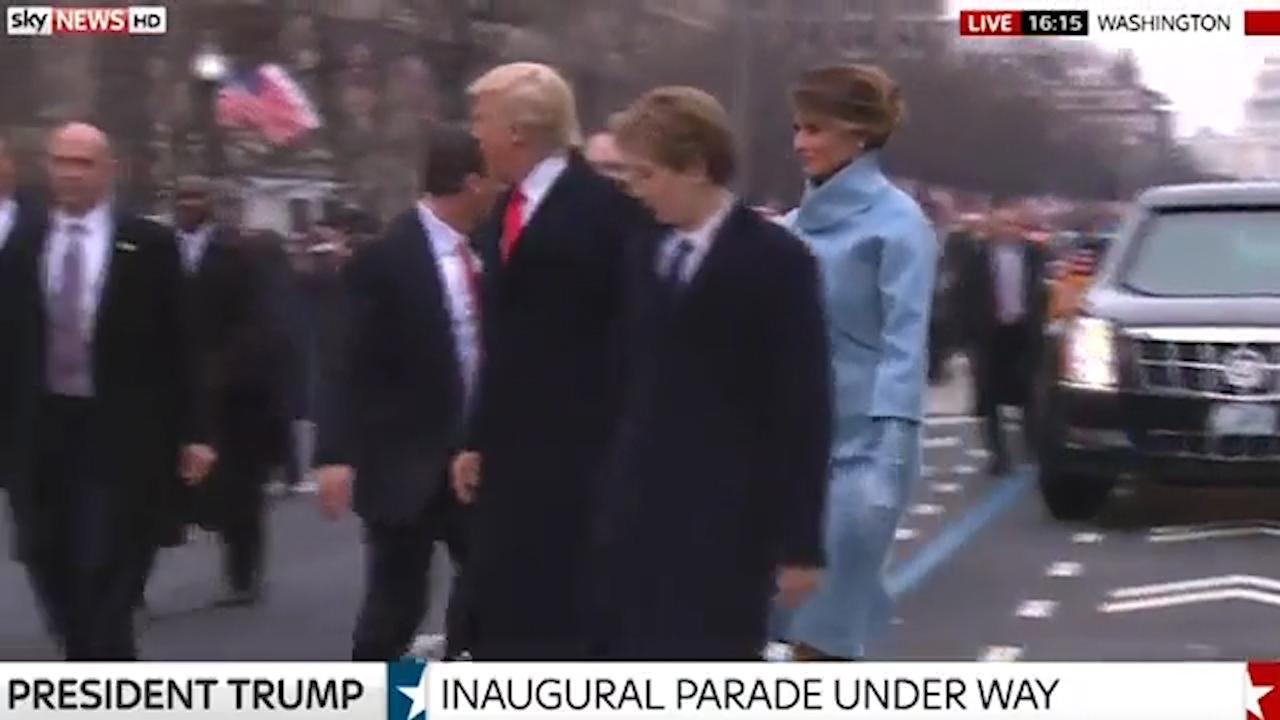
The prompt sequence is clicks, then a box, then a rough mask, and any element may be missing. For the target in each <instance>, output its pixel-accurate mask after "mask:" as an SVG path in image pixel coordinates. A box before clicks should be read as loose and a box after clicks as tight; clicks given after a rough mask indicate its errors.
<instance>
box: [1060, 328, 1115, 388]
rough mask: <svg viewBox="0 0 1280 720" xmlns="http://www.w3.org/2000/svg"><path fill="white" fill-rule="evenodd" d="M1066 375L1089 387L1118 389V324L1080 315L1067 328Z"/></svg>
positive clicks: (1078, 383)
mask: <svg viewBox="0 0 1280 720" xmlns="http://www.w3.org/2000/svg"><path fill="white" fill-rule="evenodd" d="M1065 340H1066V347H1065V353H1064V358H1063V360H1064V362H1063V365H1064V367H1063V377H1064V379H1065V380H1066V382H1067V383H1068V384H1070V385H1073V386H1076V387H1079V388H1084V389H1087V390H1115V389H1116V384H1117V383H1116V380H1117V378H1116V342H1115V328H1114V327H1113V326H1112V324H1111V323H1110V322H1108V321H1106V320H1102V319H1100V318H1092V317H1077V318H1075V319H1074V320H1073V321H1072V322H1071V324H1070V326H1068V328H1067V335H1066V338H1065Z"/></svg>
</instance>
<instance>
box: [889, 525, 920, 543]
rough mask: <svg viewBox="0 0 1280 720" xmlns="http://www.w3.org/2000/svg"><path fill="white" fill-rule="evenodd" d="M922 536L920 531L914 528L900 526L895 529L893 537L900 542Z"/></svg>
mask: <svg viewBox="0 0 1280 720" xmlns="http://www.w3.org/2000/svg"><path fill="white" fill-rule="evenodd" d="M918 537H920V531H919V530H915V529H913V528H898V529H897V530H894V531H893V539H894V540H897V541H899V542H907V541H908V540H915V539H916V538H918Z"/></svg>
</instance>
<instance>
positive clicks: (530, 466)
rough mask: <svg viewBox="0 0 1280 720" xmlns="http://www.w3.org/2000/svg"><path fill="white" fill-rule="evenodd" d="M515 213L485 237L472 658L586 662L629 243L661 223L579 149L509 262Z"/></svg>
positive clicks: (615, 407) (471, 568)
mask: <svg viewBox="0 0 1280 720" xmlns="http://www.w3.org/2000/svg"><path fill="white" fill-rule="evenodd" d="M505 206H506V198H505V197H504V198H501V199H500V201H499V203H498V205H497V208H496V211H495V217H494V219H493V221H492V222H491V223H490V226H489V227H488V228H487V231H486V232H484V233H481V234H479V237H478V241H479V242H478V244H479V248H480V250H481V254H482V257H483V258H484V264H485V269H486V272H485V288H484V297H485V302H484V310H485V312H484V358H485V364H484V369H483V372H482V379H481V383H480V385H481V390H480V397H479V404H478V407H477V408H476V410H475V415H474V418H473V422H472V425H471V427H470V433H469V443H468V444H469V446H470V447H472V448H474V449H476V450H479V451H480V452H481V453H483V456H484V470H483V481H482V486H481V488H480V492H479V497H478V500H477V503H476V505H475V508H474V512H473V515H472V522H473V544H472V546H471V549H470V557H469V559H468V564H467V567H466V569H465V570H464V573H465V575H466V576H467V577H466V578H465V581H466V582H468V583H471V587H470V588H469V589H468V593H470V597H472V598H473V599H474V603H473V604H472V605H471V607H470V608H469V609H470V610H471V611H472V612H473V618H472V622H471V623H470V624H471V627H473V628H474V635H473V637H472V643H471V648H470V649H471V652H472V654H473V656H474V657H475V658H476V659H485V658H499V657H502V658H513V659H515V658H544V659H545V658H556V657H572V656H578V655H580V654H581V652H582V651H583V647H584V646H583V643H584V642H585V640H584V638H585V636H584V634H583V620H584V614H583V613H582V612H580V609H581V603H582V602H583V598H584V595H583V592H584V587H583V578H584V575H583V571H584V564H585V562H586V561H587V555H588V554H587V552H586V550H587V544H586V543H585V542H584V538H586V536H587V533H588V531H589V527H590V518H591V515H592V505H591V498H592V496H593V494H594V483H595V481H596V480H597V479H598V477H599V470H600V467H601V463H602V461H603V459H604V456H605V453H606V451H607V447H608V443H609V441H610V439H611V438H612V436H613V428H614V426H615V424H616V423H617V420H618V414H619V413H618V411H619V400H620V391H621V384H620V375H619V373H620V367H619V361H620V359H621V354H620V353H621V346H620V343H619V340H620V334H619V330H620V327H621V324H620V319H621V309H622V305H621V300H622V289H623V283H622V268H623V249H624V247H625V245H624V243H625V239H626V238H627V237H628V236H629V235H630V234H632V233H634V231H635V230H636V229H637V228H638V227H639V226H641V225H643V224H644V223H646V222H647V219H646V217H647V216H646V215H645V213H644V212H643V211H642V210H641V209H640V207H639V206H638V205H637V204H635V203H634V201H632V200H631V198H629V197H627V196H626V195H625V194H624V193H623V192H622V191H621V190H619V189H618V188H617V186H616V185H614V184H613V183H612V182H610V181H609V180H607V179H606V178H604V177H602V176H600V175H597V174H596V173H595V172H594V171H593V170H591V168H590V167H589V166H588V165H587V164H586V162H585V160H583V159H582V157H581V156H580V155H578V154H577V153H574V154H572V155H571V156H570V159H569V165H568V168H567V169H566V170H565V171H564V173H563V174H562V175H561V176H560V177H559V178H558V179H557V180H556V182H555V184H554V185H553V186H552V187H551V189H550V191H549V192H548V193H547V195H546V197H545V198H544V199H543V201H542V203H541V205H540V206H539V207H538V209H537V211H536V212H535V213H534V215H533V216H532V218H531V219H530V222H529V223H528V224H527V225H526V226H525V227H524V230H523V233H522V235H521V237H520V240H519V244H518V245H517V247H516V249H515V251H514V253H513V254H512V256H511V258H510V259H509V260H508V261H507V262H506V263H505V264H504V263H503V262H502V260H501V259H500V257H499V252H498V250H499V238H500V235H501V218H502V214H503V209H504V208H505ZM535 587H536V588H538V592H536V593H530V592H529V589H530V588H535Z"/></svg>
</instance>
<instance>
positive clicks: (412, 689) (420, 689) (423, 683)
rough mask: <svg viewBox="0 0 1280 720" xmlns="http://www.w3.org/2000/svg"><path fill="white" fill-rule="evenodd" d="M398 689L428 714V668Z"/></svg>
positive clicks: (408, 719)
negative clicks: (413, 683) (414, 683)
mask: <svg viewBox="0 0 1280 720" xmlns="http://www.w3.org/2000/svg"><path fill="white" fill-rule="evenodd" d="M1268 689H1269V688H1268ZM396 690H399V691H400V694H401V695H404V696H405V697H407V698H409V699H410V700H411V701H413V705H412V706H411V707H410V708H409V714H408V715H406V716H405V720H413V719H414V718H416V717H418V716H419V715H421V716H422V717H424V718H425V717H426V716H427V669H426V668H422V675H420V676H418V684H417V685H416V686H415V685H401V686H399V687H397V688H396ZM1258 717H1260V718H1261V717H1262V715H1258ZM1263 720H1266V718H1263Z"/></svg>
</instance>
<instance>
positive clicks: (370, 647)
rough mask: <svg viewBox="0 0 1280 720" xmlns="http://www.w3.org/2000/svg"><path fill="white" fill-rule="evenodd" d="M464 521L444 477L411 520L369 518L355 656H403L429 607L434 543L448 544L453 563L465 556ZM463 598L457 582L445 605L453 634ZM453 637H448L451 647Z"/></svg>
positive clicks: (386, 658)
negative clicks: (395, 520) (396, 520)
mask: <svg viewBox="0 0 1280 720" xmlns="http://www.w3.org/2000/svg"><path fill="white" fill-rule="evenodd" d="M465 522H466V518H465V512H464V510H463V508H462V507H461V506H460V505H459V504H458V503H457V501H456V500H454V498H453V493H452V491H451V490H450V488H449V485H448V483H444V484H443V487H442V489H441V492H440V493H438V494H437V495H436V496H435V497H434V498H432V500H431V501H430V502H428V503H427V505H426V507H424V508H423V509H422V510H421V511H420V512H418V513H417V514H416V515H415V516H414V517H413V518H411V519H409V520H408V521H406V522H404V523H397V524H391V523H384V522H366V523H365V592H364V600H363V601H362V603H361V606H360V614H359V616H358V617H357V619H356V628H355V633H354V637H353V643H352V646H353V647H352V651H351V656H352V659H353V660H357V661H362V660H365V661H383V660H395V659H399V658H401V657H403V656H404V654H405V653H406V652H407V651H408V649H409V646H410V644H411V643H412V641H413V638H414V635H415V633H416V632H417V630H418V626H419V624H420V623H421V622H422V618H423V617H424V616H425V615H426V612H427V595H428V587H427V584H428V579H429V577H430V573H431V560H432V555H433V553H434V551H435V543H436V542H437V541H441V542H443V543H444V544H445V546H446V547H447V548H448V550H449V555H450V558H451V559H452V560H453V563H454V565H455V567H456V566H459V565H460V564H461V563H463V562H465V561H466V549H467V548H466V541H465V533H466V528H465ZM455 576H456V573H455ZM462 602H464V601H463V600H462V599H461V597H460V593H459V592H458V588H457V587H456V586H455V591H454V594H453V597H451V598H450V601H449V608H448V611H447V612H448V614H449V616H450V619H449V620H448V623H447V624H448V625H449V631H450V633H451V634H452V633H454V632H455V628H458V627H459V626H460V623H459V622H457V621H456V617H457V616H458V614H459V612H460V610H459V608H460V604H461V603H462ZM459 631H460V630H459ZM455 640H456V638H452V637H451V638H450V645H451V647H452V646H453V645H454V642H455Z"/></svg>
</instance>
